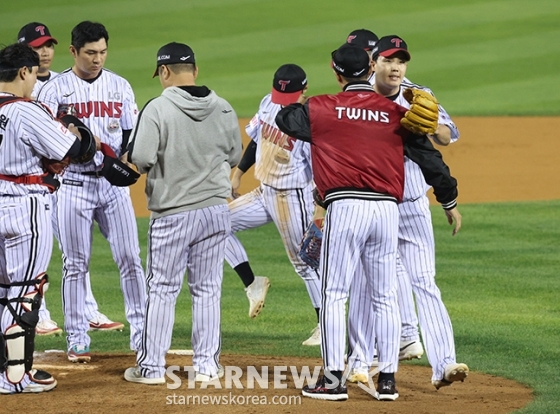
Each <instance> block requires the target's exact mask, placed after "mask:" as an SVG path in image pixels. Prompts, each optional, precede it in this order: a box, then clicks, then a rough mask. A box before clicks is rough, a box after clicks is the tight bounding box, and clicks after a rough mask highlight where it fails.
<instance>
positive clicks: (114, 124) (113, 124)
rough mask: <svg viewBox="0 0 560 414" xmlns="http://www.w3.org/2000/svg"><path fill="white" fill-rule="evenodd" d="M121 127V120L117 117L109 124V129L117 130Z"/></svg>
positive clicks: (111, 130)
mask: <svg viewBox="0 0 560 414" xmlns="http://www.w3.org/2000/svg"><path fill="white" fill-rule="evenodd" d="M119 129H120V125H119V121H118V120H117V119H111V121H109V125H108V126H107V131H109V132H117V131H118V130H119Z"/></svg>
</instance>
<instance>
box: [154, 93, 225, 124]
mask: <svg viewBox="0 0 560 414" xmlns="http://www.w3.org/2000/svg"><path fill="white" fill-rule="evenodd" d="M162 96H164V97H165V98H167V99H169V100H170V101H171V102H172V103H173V104H174V105H175V106H176V107H177V108H179V110H181V111H182V112H184V113H185V114H187V115H188V116H189V117H191V118H192V119H194V120H195V121H202V120H204V119H206V118H208V117H209V116H210V114H212V112H214V110H215V109H216V107H217V105H218V96H217V95H216V94H215V93H214V91H211V90H209V89H208V88H207V87H206V86H186V87H178V86H171V87H169V88H166V89H165V90H164V91H163V93H162Z"/></svg>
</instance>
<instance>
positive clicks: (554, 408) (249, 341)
mask: <svg viewBox="0 0 560 414" xmlns="http://www.w3.org/2000/svg"><path fill="white" fill-rule="evenodd" d="M559 209H560V201H551V202H527V203H499V204H480V205H462V206H461V212H462V214H463V225H464V226H463V229H462V230H461V232H460V233H459V234H458V235H457V236H456V237H451V229H450V227H449V226H448V225H447V222H446V220H445V218H444V216H443V213H442V212H441V211H440V209H439V208H434V209H433V216H434V225H435V231H436V243H437V271H438V276H437V280H438V285H439V287H440V289H441V291H442V294H443V298H444V301H445V303H446V305H447V307H448V309H449V313H450V315H451V318H452V321H453V327H454V331H455V337H456V345H457V356H458V359H459V360H461V361H464V362H466V363H467V364H468V365H469V367H470V368H471V369H472V370H475V371H479V372H486V373H491V374H495V375H499V376H503V377H507V378H512V379H515V380H517V381H519V382H522V383H524V384H527V385H529V386H530V387H532V388H533V389H534V390H535V393H536V399H535V401H534V402H533V403H532V404H531V405H530V406H529V407H528V408H527V409H525V410H522V411H521V412H522V413H531V414H537V413H538V414H543V413H550V414H552V413H558V412H559V411H560V385H559V384H560V374H559V372H560V347H559V340H558V339H559V338H560V303H559V301H558V292H559V291H560V279H559V278H558V269H560V244H559V240H560V220H559V219H558V211H559ZM139 229H140V230H139V232H140V236H141V246H142V248H143V250H144V252H143V257H145V247H146V234H147V220H146V219H140V220H139ZM239 236H240V239H241V240H242V242H243V244H244V246H245V247H246V249H247V252H248V254H249V258H250V260H251V263H252V265H253V268H254V269H255V271H256V272H257V273H258V274H262V275H266V276H268V277H270V279H271V283H272V287H271V290H270V292H269V295H268V298H267V303H266V307H265V309H264V310H263V313H262V314H261V315H260V316H259V317H258V318H257V319H255V320H251V319H249V317H248V316H247V310H248V301H247V299H246V297H245V293H244V291H243V288H242V284H241V281H240V280H239V279H238V278H237V276H236V275H235V274H234V272H233V271H232V270H231V269H230V268H229V267H228V266H227V265H226V267H225V277H224V284H223V301H222V335H223V340H222V341H223V352H224V353H240V354H260V355H290V356H309V357H320V350H319V348H318V347H317V348H315V347H303V346H299V343H300V342H301V341H302V340H304V339H306V338H307V337H308V336H309V330H310V329H311V328H312V327H313V326H314V324H315V323H316V320H315V312H314V310H313V309H312V307H311V305H310V302H309V299H308V297H307V292H306V289H305V286H304V284H303V282H302V281H301V280H300V279H299V278H298V277H297V275H296V274H295V272H294V271H293V269H292V267H291V265H290V263H289V262H288V259H287V257H286V255H285V253H284V251H283V246H282V243H281V241H280V238H279V236H278V234H277V231H276V229H275V228H274V227H273V226H270V225H267V226H265V227H261V228H258V229H254V230H249V231H246V232H243V233H240V234H239ZM94 243H95V244H94V256H93V260H92V268H91V273H92V275H93V277H92V285H93V290H94V294H95V296H96V298H97V299H98V301H99V303H100V307H101V310H102V311H104V312H105V313H107V314H108V315H109V316H111V317H112V318H115V319H118V320H121V321H124V311H123V300H122V295H121V293H120V290H119V282H118V274H117V270H116V266H115V265H114V263H113V262H112V260H111V256H110V252H109V249H108V246H107V242H106V241H105V240H104V239H103V238H102V237H101V236H100V234H99V233H96V235H95V240H94ZM58 256H59V254H58V251H57V250H56V249H55V254H54V257H53V260H52V263H51V267H50V270H49V273H50V274H51V275H52V279H54V281H53V283H52V287H51V289H52V291H53V292H52V293H50V294H49V295H48V303H49V308H50V310H51V313H52V315H53V317H54V318H55V319H56V320H58V321H60V322H61V321H62V315H61V304H60V296H59V295H58V291H59V286H60V259H59V257H58ZM190 318H191V312H190V297H189V294H188V290H187V289H186V288H184V289H183V292H182V293H181V296H180V299H179V301H178V306H177V311H176V323H175V330H174V339H173V344H172V347H173V348H188V347H190V325H191V322H190ZM37 346H38V348H39V349H51V348H56V349H65V340H64V338H62V337H58V338H44V337H40V338H38V340H37ZM127 349H128V331H127V330H125V331H124V332H123V333H117V332H94V333H92V351H93V352H103V351H126V350H127ZM420 363H423V364H426V363H427V362H426V359H423V360H422V361H421V362H420Z"/></svg>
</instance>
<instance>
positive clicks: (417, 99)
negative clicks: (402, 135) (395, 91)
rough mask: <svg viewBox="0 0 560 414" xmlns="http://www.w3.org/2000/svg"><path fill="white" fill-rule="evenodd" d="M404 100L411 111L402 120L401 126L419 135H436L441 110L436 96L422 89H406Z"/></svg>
mask: <svg viewBox="0 0 560 414" xmlns="http://www.w3.org/2000/svg"><path fill="white" fill-rule="evenodd" d="M403 96H404V98H405V99H406V100H407V101H408V103H409V104H410V109H409V110H408V111H406V113H405V114H404V118H402V119H401V125H402V126H403V127H405V128H406V129H408V130H409V131H411V132H413V133H414V134H417V135H426V134H435V132H436V129H437V126H438V118H439V108H438V101H437V100H436V98H435V96H433V95H432V94H430V93H429V92H426V91H423V90H421V89H411V88H408V89H405V90H404V91H403Z"/></svg>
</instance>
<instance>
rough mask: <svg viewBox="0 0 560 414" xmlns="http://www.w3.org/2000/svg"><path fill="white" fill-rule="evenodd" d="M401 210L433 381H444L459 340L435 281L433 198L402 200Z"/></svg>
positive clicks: (405, 252) (407, 260)
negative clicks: (431, 209) (430, 204)
mask: <svg viewBox="0 0 560 414" xmlns="http://www.w3.org/2000/svg"><path fill="white" fill-rule="evenodd" d="M399 211H400V220H401V223H402V224H401V233H403V232H406V235H407V236H406V240H410V242H408V243H402V242H401V243H400V244H401V245H400V246H399V250H400V252H401V256H402V259H403V262H404V265H405V267H406V268H407V270H408V273H409V275H410V277H411V282H412V289H413V292H414V295H415V297H416V303H417V306H418V316H419V321H420V328H421V331H422V338H423V340H424V346H425V348H426V353H427V356H428V361H429V362H430V365H431V366H432V369H433V376H432V380H441V379H442V378H443V377H444V371H445V367H446V366H448V365H450V364H454V363H455V362H456V359H455V342H454V339H453V328H452V325H451V319H450V318H449V314H448V312H447V309H446V307H445V305H444V303H443V301H442V299H441V293H440V290H439V288H438V287H437V285H436V283H435V244H434V235H433V227H432V219H431V213H430V209H429V200H428V198H427V197H422V198H420V199H418V200H416V201H415V202H412V203H411V202H405V203H402V204H401V205H400V206H399Z"/></svg>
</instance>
